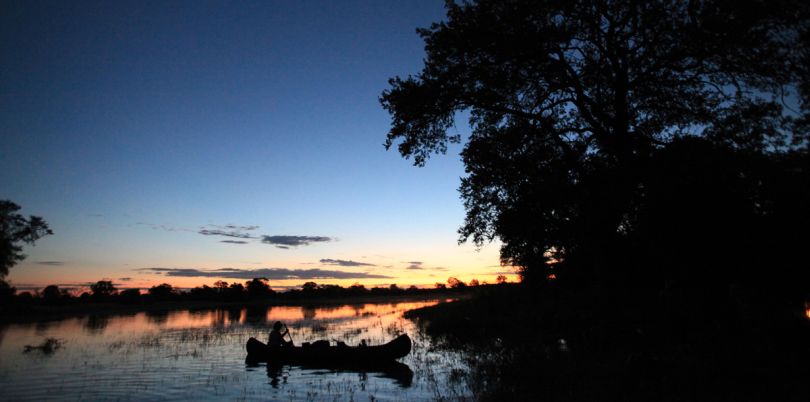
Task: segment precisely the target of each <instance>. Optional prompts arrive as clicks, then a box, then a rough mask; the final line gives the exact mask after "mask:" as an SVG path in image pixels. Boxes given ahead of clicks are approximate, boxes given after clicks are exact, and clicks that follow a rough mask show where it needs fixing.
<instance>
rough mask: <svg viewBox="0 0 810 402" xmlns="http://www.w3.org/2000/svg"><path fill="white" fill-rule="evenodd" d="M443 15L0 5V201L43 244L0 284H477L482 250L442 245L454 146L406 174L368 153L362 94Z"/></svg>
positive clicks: (455, 177) (371, 102)
mask: <svg viewBox="0 0 810 402" xmlns="http://www.w3.org/2000/svg"><path fill="white" fill-rule="evenodd" d="M443 16H444V9H443V2H442V1H407V2H395V1H368V2H344V1H341V2H330V1H324V2H315V1H264V2H197V1H195V2H143V1H139V2H31V1H21V2H3V3H2V5H0V49H2V57H0V137H2V144H3V145H2V147H1V148H0V191H2V192H1V193H0V199H10V200H12V201H14V202H16V203H18V204H20V205H21V206H22V207H23V211H22V212H23V213H26V214H34V215H40V216H43V217H44V218H45V219H46V220H47V221H48V222H49V224H50V225H51V228H52V229H53V230H54V232H55V234H54V235H53V236H50V237H47V238H45V239H42V240H41V241H39V242H38V243H37V245H36V247H33V248H31V247H28V248H26V252H27V253H28V255H29V257H28V259H27V260H26V261H25V262H23V263H21V264H20V265H18V266H16V267H14V268H13V269H12V270H11V274H10V275H9V278H8V279H10V280H11V281H12V282H13V283H14V284H16V285H17V286H18V287H21V288H22V287H25V286H26V285H32V286H41V285H45V284H49V283H57V284H64V285H68V284H82V283H86V282H89V281H95V280H99V279H102V278H105V279H113V280H114V281H116V282H117V283H120V284H121V286H124V287H127V286H135V287H137V286H148V285H151V284H155V283H159V282H164V281H166V282H169V283H173V284H177V285H180V286H195V285H199V284H204V283H206V284H210V283H212V282H213V281H214V280H216V279H218V278H214V277H212V274H211V272H210V271H212V270H216V269H223V268H229V269H231V270H230V271H219V272H224V273H227V275H231V276H230V277H227V276H223V277H222V279H224V280H229V281H233V280H242V278H241V277H242V276H249V275H250V274H252V273H254V272H255V273H263V274H267V275H268V276H273V274H278V275H277V276H278V279H275V278H271V279H272V281H271V282H272V283H273V284H274V285H277V286H295V285H297V284H300V283H303V282H304V281H305V279H306V280H308V279H309V278H310V277H313V276H314V277H316V279H315V281H316V282H319V283H340V284H350V283H353V282H355V281H359V282H361V283H366V284H372V285H373V284H387V283H398V284H400V285H409V284H420V285H422V284H430V283H433V282H443V281H445V280H446V279H447V277H449V276H458V277H459V278H461V279H463V280H469V279H472V278H478V279H479V280H490V281H491V280H493V278H494V276H495V275H497V274H498V273H500V272H502V271H503V270H504V269H502V268H500V267H498V258H497V245H490V246H487V247H485V248H483V249H482V250H480V251H476V250H475V248H474V247H472V246H471V245H463V246H459V245H457V243H456V241H457V235H456V229H457V228H458V226H459V225H460V224H461V223H462V220H463V216H464V211H463V207H462V205H461V202H460V200H459V196H458V192H457V187H458V185H459V177H460V176H462V175H463V174H464V169H463V166H462V164H461V162H460V161H459V157H458V151H459V149H458V148H455V149H451V151H450V152H449V153H448V155H446V156H444V157H434V158H433V159H431V161H429V163H428V165H427V166H426V167H424V168H416V167H413V166H412V165H411V162H410V161H407V160H404V159H402V158H401V157H400V156H399V154H398V153H396V151H393V150H392V151H385V150H384V148H383V146H382V143H383V141H384V139H385V134H386V132H387V131H388V128H389V124H390V121H389V116H388V115H387V113H386V112H385V111H384V110H383V109H382V107H381V106H380V105H379V102H378V97H379V96H380V93H381V92H382V91H383V90H384V89H386V88H387V80H388V78H390V77H393V76H395V75H407V74H413V73H417V72H418V71H419V69H420V68H421V63H422V59H423V57H424V51H423V42H422V40H421V38H419V36H418V35H417V34H416V33H415V29H416V28H417V27H426V26H428V25H429V24H430V23H431V22H434V21H438V20H440V19H442V18H443ZM457 130H458V132H459V133H462V134H463V133H465V132H467V131H468V128H467V127H466V125H465V124H463V123H462V124H459V125H458V127H457ZM228 225H230V226H231V227H230V228H229V227H228ZM253 226H258V228H252V227H253ZM234 231H236V232H238V235H239V236H243V237H232V236H224V235H221V233H222V232H234ZM201 232H202V233H208V234H201ZM212 233H220V234H219V235H217V234H212ZM245 236H246V237H245ZM262 236H271V239H273V237H272V236H301V237H300V238H293V239H298V240H300V242H299V243H302V244H298V245H297V246H295V245H294V244H286V247H288V248H286V249H285V248H279V247H278V246H282V247H284V246H285V244H278V243H277V244H269V243H268V242H266V241H265V242H263V241H262V239H263V237H262ZM313 238H328V240H323V241H307V239H310V240H311V239H313ZM289 240H290V238H287V242H288V243H289ZM223 241H230V242H223ZM233 241H237V242H245V243H233ZM306 242H308V243H309V244H303V243H306ZM321 260H325V261H326V262H322V261H321ZM335 261H342V263H341V262H335ZM348 261H351V262H363V263H364V264H369V265H352V264H349V263H347V262H348ZM415 262H418V263H421V264H414V263H415ZM153 268H161V269H162V270H154V269H153ZM409 268H410V269H409ZM178 269H184V271H183V270H178ZM274 269H286V270H287V271H280V270H275V271H274ZM235 270H236V271H235ZM253 270H261V271H253ZM313 270H320V271H313ZM324 272H326V273H324ZM330 272H331V274H330ZM285 275H286V276H285ZM282 277H283V278H288V279H280V278H282ZM121 278H129V279H121Z"/></svg>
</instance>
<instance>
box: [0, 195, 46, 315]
mask: <svg viewBox="0 0 810 402" xmlns="http://www.w3.org/2000/svg"><path fill="white" fill-rule="evenodd" d="M19 210H20V206H19V205H17V204H15V203H13V202H11V201H9V200H0V303H2V302H3V301H5V300H8V299H9V297H10V296H11V295H13V293H14V292H13V288H12V287H11V285H9V284H8V282H6V281H5V280H4V278H5V277H6V275H8V270H9V269H10V268H11V267H13V266H15V265H17V263H18V262H20V261H22V260H24V259H25V257H26V256H25V254H23V253H22V246H23V244H30V245H34V243H35V242H36V241H37V240H39V239H40V238H42V237H44V236H47V235H51V234H53V232H52V231H51V229H49V228H48V224H47V223H46V222H45V220H44V219H42V218H41V217H39V216H33V215H31V216H29V217H28V218H26V217H24V216H22V215H20V214H18V213H17V211H19Z"/></svg>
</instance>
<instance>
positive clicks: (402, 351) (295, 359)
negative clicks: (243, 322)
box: [247, 334, 411, 363]
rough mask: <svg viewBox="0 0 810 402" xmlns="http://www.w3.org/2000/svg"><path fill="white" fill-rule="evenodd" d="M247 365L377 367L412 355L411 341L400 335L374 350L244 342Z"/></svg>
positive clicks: (360, 347) (252, 339) (374, 347)
mask: <svg viewBox="0 0 810 402" xmlns="http://www.w3.org/2000/svg"><path fill="white" fill-rule="evenodd" d="M247 353H248V356H247V360H248V361H274V362H285V363H318V362H331V363H348V362H352V363H376V362H386V361H393V360H395V359H399V358H400V357H405V356H407V355H408V353H411V338H409V337H408V335H405V334H403V335H400V336H398V337H396V339H394V340H392V341H391V342H388V343H386V344H384V345H377V346H317V345H310V346H295V347H278V348H271V347H269V346H267V345H266V344H265V343H263V342H261V341H259V340H257V339H256V338H250V339H248V341H247Z"/></svg>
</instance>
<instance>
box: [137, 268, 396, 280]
mask: <svg viewBox="0 0 810 402" xmlns="http://www.w3.org/2000/svg"><path fill="white" fill-rule="evenodd" d="M137 271H141V272H151V273H155V274H162V275H165V276H174V277H187V278H191V277H203V278H236V279H253V278H267V279H269V280H282V279H388V278H391V277H390V276H386V275H377V274H369V273H363V272H343V271H335V270H325V269H290V268H258V269H240V268H220V269H214V270H201V269H196V268H139V269H137Z"/></svg>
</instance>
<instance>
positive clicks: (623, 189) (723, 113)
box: [381, 0, 810, 286]
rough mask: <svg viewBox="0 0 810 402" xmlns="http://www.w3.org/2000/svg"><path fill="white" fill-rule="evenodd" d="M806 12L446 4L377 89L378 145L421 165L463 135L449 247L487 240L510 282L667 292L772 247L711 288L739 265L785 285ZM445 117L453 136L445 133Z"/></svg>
mask: <svg viewBox="0 0 810 402" xmlns="http://www.w3.org/2000/svg"><path fill="white" fill-rule="evenodd" d="M808 15H810V6H808V3H807V2H803V1H790V0H788V1H778V0H777V1H770V2H758V1H735V2H730V1H711V0H707V1H660V2H636V1H562V2H561V1H520V0H516V1H502V0H499V1H486V0H482V1H477V2H470V3H466V2H465V3H464V4H455V3H454V2H448V3H447V20H446V21H445V22H441V23H435V24H433V25H432V26H431V27H430V28H429V29H420V30H418V32H419V34H420V35H421V36H422V37H423V39H424V40H425V43H426V46H425V49H426V52H427V55H426V58H425V64H424V68H423V69H422V71H421V72H420V73H418V74H417V75H415V76H409V77H407V78H400V77H395V78H393V79H391V80H390V85H391V87H390V88H389V89H388V90H386V91H384V92H383V94H382V97H381V103H382V105H383V107H384V108H385V109H386V110H387V111H388V112H389V113H390V114H391V118H392V126H391V130H390V132H389V133H388V136H387V140H386V143H385V145H386V147H392V146H396V147H397V148H398V150H399V152H400V153H401V154H402V155H403V156H404V157H406V158H411V157H412V158H413V160H414V163H415V164H416V165H419V166H421V165H423V164H425V163H426V161H427V159H428V158H429V157H430V156H431V155H432V154H434V153H444V152H445V151H446V150H447V145H448V144H449V143H459V142H462V141H463V140H466V145H465V146H464V149H463V151H462V154H461V156H462V158H463V161H464V164H465V167H466V172H467V176H466V177H464V178H463V179H462V182H461V187H460V192H461V195H462V198H463V200H464V205H465V207H466V220H465V222H464V225H463V226H462V227H461V229H460V230H459V233H460V240H461V241H467V240H472V241H473V242H474V243H476V244H479V245H480V244H483V243H485V242H487V241H490V240H492V239H495V238H497V239H499V240H501V241H502V244H503V245H502V248H501V258H502V262H503V263H505V264H513V265H517V266H519V267H522V268H523V273H524V275H525V276H526V277H527V278H531V277H534V278H536V279H539V281H542V280H544V278H546V276H547V273H548V271H547V269H548V267H549V264H548V263H549V262H562V264H558V265H557V270H558V272H556V274H557V276H560V275H559V274H560V273H562V274H563V275H562V276H561V279H566V278H568V279H578V280H599V281H602V282H604V281H610V280H615V279H616V278H622V280H626V278H627V277H630V276H632V277H633V278H641V277H644V278H647V279H655V280H663V282H666V283H665V284H662V285H661V286H669V281H678V280H680V282H681V283H685V282H688V281H689V280H692V281H700V280H702V279H701V277H700V276H697V277H696V276H693V275H692V274H694V271H689V272H690V273H689V274H684V273H683V269H686V267H688V266H694V265H695V264H696V263H697V265H700V266H701V269H704V268H707V267H708V266H709V263H714V264H716V263H718V262H719V261H721V260H722V258H720V257H718V256H728V255H731V254H735V255H739V254H740V253H742V252H745V253H746V254H747V255H748V256H751V255H753V254H756V250H758V249H759V250H762V249H761V248H760V247H777V248H778V249H779V252H770V253H768V252H764V251H763V252H761V253H760V254H761V255H760V256H755V258H753V259H749V260H745V259H744V258H734V260H733V261H725V262H727V263H728V264H723V266H722V267H717V266H714V267H713V268H712V269H714V270H715V271H713V272H714V274H713V275H712V277H715V278H725V277H724V275H725V274H726V273H728V272H729V271H730V270H733V269H731V268H727V267H726V266H727V265H731V264H732V263H738V262H741V261H742V262H745V263H746V264H747V265H746V267H745V268H743V267H738V268H739V269H740V272H742V273H743V274H744V275H743V276H745V277H746V278H748V279H746V280H752V278H753V277H754V276H755V273H754V270H755V268H754V264H753V263H751V261H757V262H762V261H764V262H768V261H771V262H774V261H776V260H779V261H781V263H784V264H782V265H781V266H783V267H784V266H789V267H790V268H789V269H790V270H791V271H790V272H791V273H797V272H799V271H800V269H799V268H797V266H798V265H797V264H796V262H797V260H796V259H795V258H798V257H797V254H795V253H793V252H792V251H786V249H785V248H784V247H787V246H792V245H795V244H796V241H797V240H795V239H797V238H798V239H807V235H806V234H804V230H805V229H804V228H801V224H802V222H807V221H808V220H807V213H806V212H802V208H801V207H799V205H801V204H796V202H801V201H791V199H795V200H807V188H806V187H804V188H802V187H801V186H802V185H804V186H806V185H807V175H808V173H807V172H808V170H807V167H808V163H807V160H808V159H807V144H808V130H807V122H808V121H809V120H810V119H808V116H810V80H809V79H808V77H809V76H810V75H808V72H807V69H808V67H807V66H808V65H809V63H807V62H808V61H810V52H809V51H808V43H810V40H809V38H810V34H808V32H810V28H809V27H810V23H809V22H808V21H810V20H809V19H808ZM462 111H466V112H468V113H469V116H470V117H469V123H470V125H471V127H472V133H471V135H470V136H469V138H466V139H462V138H461V137H460V136H459V135H458V134H452V133H455V131H451V132H450V133H449V132H448V130H449V129H450V128H451V127H452V126H453V124H454V122H455V118H456V115H457V113H459V112H462ZM679 169H680V170H679ZM681 173H685V176H681ZM662 180H663V181H665V182H664V183H663V184H662ZM791 194H792V195H791ZM667 217H670V218H667ZM676 217H677V218H678V219H676ZM706 228H711V230H709V231H706V230H704V229H706ZM766 228H768V230H770V231H771V232H770V233H769V234H768V235H763V234H762V233H760V232H756V230H760V229H762V230H764V229H766ZM791 230H793V231H794V233H789V234H786V231H791ZM748 235H751V236H753V237H751V236H748ZM690 236H694V239H693V240H690ZM767 236H770V237H767ZM715 245H718V247H716V248H714V246H715ZM673 254H675V255H677V258H674V259H669V260H666V261H664V258H667V257H672V255H673ZM763 255H769V256H770V257H772V258H773V259H772V260H768V257H765V256H763ZM709 257H711V258H709ZM661 262H665V263H667V264H670V265H668V266H667V267H668V268H670V270H669V271H667V272H668V273H667V274H666V275H664V276H665V278H661V277H656V274H653V273H651V272H650V271H656V270H657V271H658V272H663V271H665V270H664V269H659V268H660V267H659V266H658V265H657V264H658V263H661ZM702 262H705V264H703V263H702ZM667 267H664V268H667ZM672 272H675V273H672ZM535 274H536V275H535ZM679 278H680V279H679ZM786 278H787V277H783V279H786ZM794 279H795V277H794ZM718 280H723V281H726V283H728V282H729V281H730V279H728V278H725V279H718ZM731 281H733V280H731ZM659 282H661V281H659Z"/></svg>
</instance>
